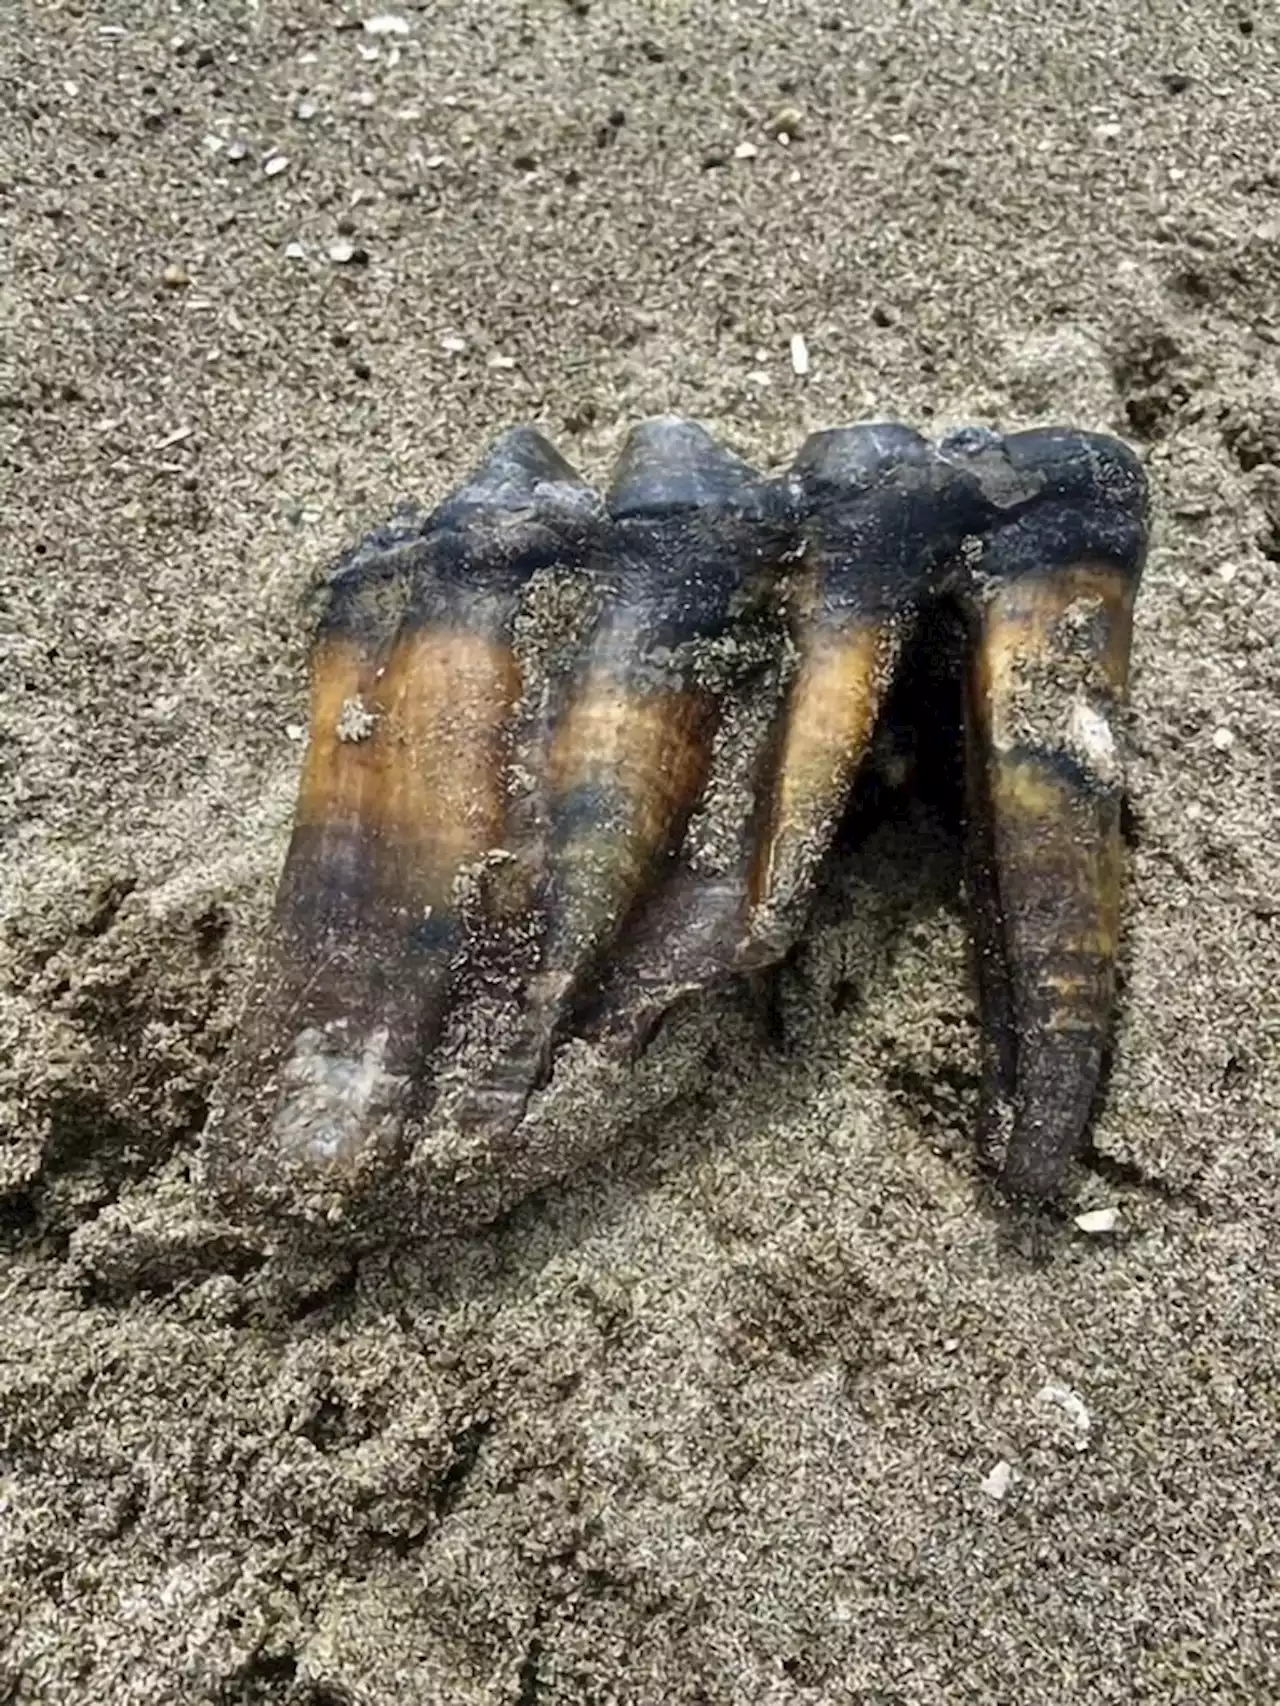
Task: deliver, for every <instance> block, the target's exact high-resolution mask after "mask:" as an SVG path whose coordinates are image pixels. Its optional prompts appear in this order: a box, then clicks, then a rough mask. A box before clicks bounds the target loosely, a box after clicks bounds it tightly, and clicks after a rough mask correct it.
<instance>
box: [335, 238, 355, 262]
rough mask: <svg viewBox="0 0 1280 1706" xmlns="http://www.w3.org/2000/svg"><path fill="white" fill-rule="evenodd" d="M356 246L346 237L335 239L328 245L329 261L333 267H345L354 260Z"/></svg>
mask: <svg viewBox="0 0 1280 1706" xmlns="http://www.w3.org/2000/svg"><path fill="white" fill-rule="evenodd" d="M355 252H356V246H355V244H354V243H352V242H350V241H349V240H348V239H347V238H346V237H336V238H335V239H334V241H333V242H332V243H330V245H329V259H330V260H331V261H332V262H333V264H334V266H335V267H345V266H346V265H347V264H348V262H350V261H352V260H354V258H355Z"/></svg>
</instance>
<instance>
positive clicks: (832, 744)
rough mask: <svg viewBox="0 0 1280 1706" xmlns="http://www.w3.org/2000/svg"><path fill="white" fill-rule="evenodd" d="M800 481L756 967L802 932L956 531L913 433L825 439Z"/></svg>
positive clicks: (756, 885) (927, 449) (757, 890)
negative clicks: (792, 611)
mask: <svg viewBox="0 0 1280 1706" xmlns="http://www.w3.org/2000/svg"><path fill="white" fill-rule="evenodd" d="M794 473H795V477H796V479H797V480H798V482H799V485H800V488H801V491H802V493H803V503H804V508H805V517H806V519H805V541H806V552H805V564H804V572H803V573H802V575H801V576H800V577H798V579H799V585H800V588H801V608H800V610H799V611H798V613H797V616H796V619H795V621H794V624H793V626H794V629H795V637H796V641H797V645H798V649H799V652H800V663H799V670H798V673H797V675H796V677H795V680H794V682H793V684H792V688H791V693H790V699H789V703H788V705H787V708H786V712H785V715H784V720H783V726H782V731H781V735H780V739H779V745H778V754H777V768H776V778H775V783H774V789H773V799H772V806H771V811H770V814H769V821H768V824H767V826H766V828H765V831H764V834H763V836H762V839H761V845H760V851H759V855H758V859H757V864H756V868H755V871H754V873H753V881H752V891H753V903H754V915H753V920H752V930H751V940H750V942H749V943H748V944H747V947H746V949H745V950H744V954H743V958H744V962H746V963H756V962H760V961H763V960H767V959H771V958H776V957H777V956H778V955H779V954H781V953H782V952H784V951H785V949H786V947H787V946H788V945H789V943H790V942H791V940H792V939H793V938H794V936H795V934H796V933H797V931H798V930H799V928H800V927H801V926H802V924H803V920H804V915H805V912H806V910H807V907H808V903H809V900H810V897H811V895H812V891H813V886H814V883H815V880H816V878H817V874H818V870H819V867H820V866H821V864H822V861H823V859H824V858H825V856H826V853H827V850H828V848H829V846H830V844H831V840H832V837H833V836H834V834H835V831H836V828H837V826H838V824H839V822H840V819H841V817H842V815H843V813H844V810H845V807H846V805H847V804H848V800H849V796H850V793H851V791H852V788H853V784H854V780H855V778H856V776H857V773H858V771H859V769H860V767H861V765H862V762H863V760H864V758H865V757H866V754H867V751H868V749H869V747H870V744H871V737H872V734H873V732H874V729H875V725H876V721H877V719H878V717H879V714H880V710H881V707H882V705H883V703H884V699H885V695H886V693H887V691H888V687H889V684H890V681H891V678H892V675H893V671H894V667H895V665H896V663H897V659H898V655H899V651H900V648H901V643H902V639H903V636H904V633H905V630H906V629H907V627H908V626H909V624H910V622H911V620H912V619H913V617H914V614H915V611H916V609H917V606H918V603H919V600H920V598H921V596H922V595H923V594H924V592H926V591H927V590H928V586H929V583H930V579H931V573H932V569H933V566H934V564H935V562H939V561H941V560H942V559H943V558H944V557H945V556H946V554H947V551H948V548H949V546H950V545H952V544H953V543H954V542H955V541H956V540H958V538H959V531H960V519H959V518H957V517H956V516H954V515H953V514H952V511H951V507H950V505H949V494H948V492H947V490H946V479H945V474H944V470H943V469H942V466H941V464H940V463H939V462H938V459H937V457H936V455H935V453H934V452H933V450H932V447H931V446H930V445H929V444H928V443H927V442H926V441H925V440H924V439H923V438H921V437H920V435H919V434H918V433H915V432H912V431H911V430H910V429H909V428H907V427H895V426H862V427H850V428H845V429H841V430H837V431H834V432H826V433H819V434H816V435H815V436H814V437H813V438H811V439H809V440H808V441H807V443H806V444H805V445H804V446H803V447H802V448H801V451H800V454H799V456H798V457H797V460H796V464H795V470H794ZM953 536H954V538H953Z"/></svg>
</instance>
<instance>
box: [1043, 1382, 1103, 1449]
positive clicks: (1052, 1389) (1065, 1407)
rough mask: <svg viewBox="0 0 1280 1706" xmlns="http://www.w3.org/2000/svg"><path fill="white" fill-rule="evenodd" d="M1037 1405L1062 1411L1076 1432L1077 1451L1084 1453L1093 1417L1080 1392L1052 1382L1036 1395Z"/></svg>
mask: <svg viewBox="0 0 1280 1706" xmlns="http://www.w3.org/2000/svg"><path fill="white" fill-rule="evenodd" d="M1036 1403H1037V1404H1052V1405H1053V1406H1054V1407H1055V1409H1059V1410H1061V1411H1062V1413H1063V1415H1064V1416H1066V1418H1067V1420H1068V1421H1069V1422H1070V1423H1071V1426H1072V1427H1073V1428H1074V1429H1075V1431H1076V1450H1077V1451H1083V1450H1084V1448H1085V1446H1086V1445H1087V1444H1088V1442H1089V1433H1090V1430H1091V1429H1092V1427H1093V1417H1092V1416H1091V1415H1090V1414H1089V1407H1088V1405H1087V1404H1086V1403H1085V1401H1084V1399H1083V1398H1082V1397H1081V1396H1080V1394H1079V1393H1078V1392H1073V1391H1072V1390H1071V1388H1070V1387H1069V1386H1059V1385H1057V1384H1056V1383H1055V1382H1053V1381H1050V1383H1049V1384H1048V1385H1047V1386H1042V1387H1041V1388H1040V1390H1039V1391H1038V1392H1037V1393H1036Z"/></svg>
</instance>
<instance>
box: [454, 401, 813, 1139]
mask: <svg viewBox="0 0 1280 1706" xmlns="http://www.w3.org/2000/svg"><path fill="white" fill-rule="evenodd" d="M609 506H610V512H611V521H612V525H611V528H610V531H609V541H608V558H607V561H605V562H603V563H602V564H601V565H600V572H601V577H602V579H604V580H605V581H607V583H608V588H607V595H606V601H605V607H604V609H603V611H602V614H601V616H600V619H599V621H598V623H597V625H596V628H595V630H594V632H593V633H592V635H591V637H590V639H589V640H588V642H587V645H586V648H585V654H584V657H583V660H582V663H581V666H580V668H579V670H578V671H577V673H576V675H575V677H574V679H573V681H572V683H571V685H570V687H569V689H568V692H567V694H566V696H565V700H564V703H563V705H562V707H561V709H560V712H559V715H558V716H557V718H556V726H555V728H554V732H553V735H552V738H551V742H550V750H549V753H548V758H547V768H546V777H547V812H548V819H549V827H550V847H549V853H548V868H547V877H546V901H545V916H546V924H545V933H544V938H543V944H542V951H541V958H540V963H539V969H538V972H537V973H536V975H535V976H534V978H533V979H532V982H531V984H530V987H529V989H528V991H527V999H526V1011H525V1015H524V1019H523V1022H522V1024H521V1026H520V1027H519V1033H518V1035H517V1036H516V1037H515V1038H514V1039H512V1041H511V1044H510V1046H509V1047H508V1048H507V1049H506V1050H505V1053H504V1057H503V1059H502V1061H500V1062H499V1064H498V1066H497V1067H496V1069H495V1072H494V1075H493V1078H492V1080H491V1082H490V1083H489V1084H488V1085H487V1086H486V1087H485V1088H484V1089H483V1090H482V1092H481V1093H480V1095H479V1097H478V1103H479V1104H480V1105H482V1106H483V1107H485V1108H486V1109H487V1110H488V1111H489V1112H490V1113H491V1114H493V1113H496V1114H497V1116H498V1117H499V1119H500V1121H501V1122H502V1123H504V1124H506V1125H508V1126H509V1125H511V1124H512V1123H513V1122H514V1120H516V1119H518V1118H519V1115H520V1112H521V1111H522V1109H523V1105H524V1101H525V1099H526V1098H527V1096H528V1093H529V1091H530V1090H531V1089H532V1088H533V1087H534V1085H535V1084H536V1082H537V1081H538V1079H539V1078H540V1077H541V1076H543V1075H544V1074H545V1071H546V1068H547V1064H548V1061H549V1056H550V1048H551V1045H552V1042H553V1041H554V1038H555V1036H556V1034H557V1031H558V1030H559V1028H560V1027H561V1026H562V1025H563V1023H564V1021H565V1020H566V1018H567V1016H568V1014H569V1013H570V1011H571V1009H572V1007H573V1005H574V1004H575V1002H576V1001H577V1000H578V999H579V998H580V996H581V994H582V992H583V988H584V984H585V983H586V982H588V981H589V980H590V979H591V978H593V977H594V976H595V975H596V974H597V973H598V970H599V967H600V965H601V962H602V957H603V955H604V954H605V952H606V951H607V950H609V949H610V948H611V947H612V945H613V944H614V943H615V941H616V940H617V939H618V937H619V935H620V933H621V932H622V931H623V930H624V927H626V928H630V926H629V924H628V921H629V920H630V919H631V918H632V915H633V913H634V912H635V911H636V909H637V908H638V907H639V906H640V905H641V903H642V902H643V901H644V900H645V898H646V896H647V895H648V894H649V893H650V892H651V890H652V889H653V888H654V887H655V885H656V884H657V883H658V881H659V879H660V878H662V877H664V876H665V875H666V874H668V873H669V871H670V869H671V862H672V858H673V856H674V854H675V851H676V849H677V847H678V845H679V841H680V837H681V835H682V832H683V829H684V826H685V824H686V822H687V820H688V817H689V814H690V812H691V811H692V810H693V808H694V806H695V805H696V803H697V801H698V799H699V796H700V795H701V793H702V791H703V788H704V785H705V782H706V778H707V774H708V766H709V762H710V756H711V750H712V744H713V741H714V739H715V734H716V730H717V727H718V726H719V722H720V717H721V712H722V690H721V689H720V687H719V686H718V684H717V683H716V682H715V681H714V679H713V672H712V671H711V670H710V669H709V662H710V658H709V652H708V648H709V647H710V646H712V645H713V644H714V642H715V641H716V640H718V639H720V638H721V637H723V636H724V635H726V634H727V633H729V631H730V630H731V629H732V628H733V626H734V624H735V622H736V621H737V619H738V614H739V612H740V610H741V609H742V608H743V607H744V606H749V605H750V603H751V601H752V597H753V592H754V589H755V588H756V587H757V586H759V585H762V584H763V582H764V581H765V580H767V578H768V577H769V576H770V575H771V574H772V572H773V571H774V570H775V568H776V565H777V563H778V562H779V560H780V558H781V556H782V554H783V552H784V550H785V547H786V539H787V530H788V529H787V521H788V517H787V516H786V515H784V513H783V510H784V507H785V506H784V505H783V504H782V503H781V501H780V498H779V495H778V493H777V492H776V490H775V489H774V488H772V487H770V486H769V485H768V484H767V483H766V482H764V481H762V480H761V479H760V477H759V475H757V474H756V473H755V471H754V470H752V469H751V468H749V467H748V466H747V465H746V464H745V463H744V462H741V461H739V459H738V458H737V457H735V456H733V455H731V454H730V453H729V452H728V451H726V450H724V449H722V448H721V447H719V446H718V445H716V444H715V442H714V441H713V440H712V439H711V438H710V437H709V435H708V434H707V433H705V432H704V431H703V430H702V429H701V428H700V427H698V426H696V425H694V424H693V423H691V422H687V421H680V420H675V419H665V420H658V421H651V422H646V423H644V424H643V425H641V426H639V427H637V428H636V429H635V430H634V431H633V432H632V434H631V436H630V438H629V439H628V441H627V444H626V446H625V447H624V449H623V452H622V456H621V458H620V460H619V463H618V466H617V469H616V470H615V475H614V480H613V485H612V487H611V490H610V498H609Z"/></svg>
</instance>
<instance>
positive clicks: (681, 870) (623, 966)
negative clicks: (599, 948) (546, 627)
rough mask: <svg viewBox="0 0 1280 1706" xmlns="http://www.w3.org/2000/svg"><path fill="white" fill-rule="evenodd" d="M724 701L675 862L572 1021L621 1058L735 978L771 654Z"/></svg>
mask: <svg viewBox="0 0 1280 1706" xmlns="http://www.w3.org/2000/svg"><path fill="white" fill-rule="evenodd" d="M732 697H733V701H734V706H733V714H732V716H731V717H729V718H728V719H726V721H725V722H724V723H723V724H722V725H721V727H720V729H719V731H718V733H717V736H716V739H715V743H714V750H713V753H712V758H711V766H710V772H709V775H708V779H707V782H706V785H705V787H704V790H703V795H702V799H701V800H700V802H699V805H698V807H697V808H696V810H695V813H694V816H693V817H692V819H691V820H690V822H689V824H688V826H687V828H686V831H685V835H684V840H683V843H682V846H681V850H680V856H679V858H678V860H677V861H676V862H675V865H674V867H673V868H672V870H671V871H670V872H669V873H668V874H667V875H666V877H665V879H664V881H663V882H662V884H661V885H660V886H659V887H658V888H657V890H656V891H655V892H654V893H653V894H652V895H651V896H650V899H649V901H648V903H647V904H646V905H645V907H644V908H643V909H642V911H641V912H640V914H639V915H638V917H637V918H636V919H635V920H634V922H633V924H631V925H629V926H628V929H627V932H626V936H625V939H624V940H623V941H622V942H621V943H619V945H618V952H617V953H616V954H615V955H613V956H611V958H610V959H609V961H608V963H607V965H606V966H605V968H604V972H603V976H602V979H601V982H600V985H599V987H598V988H597V989H594V990H592V991H591V992H590V995H589V998H588V999H587V1000H586V1001H585V1002H584V1003H583V1005H582V1006H581V1007H580V1008H579V1010H578V1012H577V1013H575V1016H574V1031H575V1033H576V1034H581V1035H583V1036H586V1037H588V1038H590V1039H592V1040H593V1041H595V1042H597V1043H598V1044H600V1045H601V1046H603V1047H604V1048H605V1049H606V1050H607V1051H609V1052H610V1053H612V1054H614V1055H615V1056H619V1057H621V1058H624V1059H629V1058H634V1057H635V1056H636V1055H637V1054H638V1053H639V1052H640V1051H641V1050H642V1049H643V1048H644V1046H645V1045H646V1044H647V1042H648V1041H649V1039H650V1037H651V1036H652V1034H653V1032H654V1031H655V1030H656V1028H657V1026H658V1023H659V1022H660V1021H661V1019H662V1018H663V1017H664V1016H665V1015H666V1014H667V1013H668V1012H669V1011H670V1010H671V1008H672V1007H674V1006H675V1005H676V1004H678V1003H679V1002H681V1001H683V1000H685V999H687V998H688V997H689V996H691V995H695V994H699V993H701V992H703V991H706V990H709V989H713V988H715V987H716V986H718V985H719V984H722V983H724V982H725V981H726V980H727V979H728V978H730V977H731V976H732V975H733V974H734V972H735V971H736V970H737V969H738V956H739V952H740V949H741V944H742V938H743V932H744V930H745V928H746V923H747V917H748V905H749V900H750V892H751V872H752V865H753V861H754V856H755V845H756V841H757V839H758V836H759V829H760V816H761V807H762V804H763V802H764V800H765V797H766V791H767V786H768V782H769V777H770V774H771V771H770V759H771V756H772V742H771V739H770V730H771V727H772V725H773V723H774V721H775V720H776V715H777V710H778V706H779V701H780V698H781V691H780V683H779V671H778V665H777V658H776V656H775V655H773V653H772V651H771V652H770V654H769V655H768V656H767V657H757V658H756V659H755V660H754V661H751V660H744V672H743V675H742V677H741V679H736V680H735V685H734V689H733V695H732Z"/></svg>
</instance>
